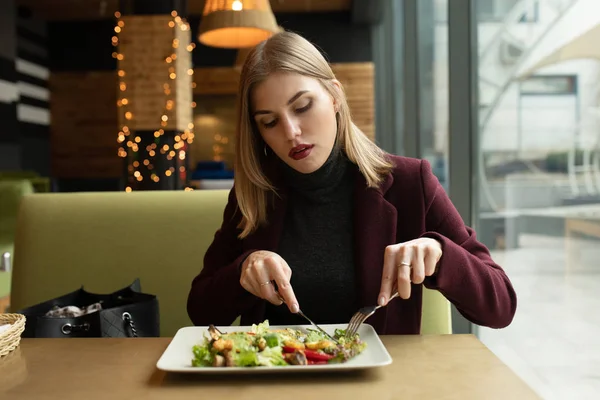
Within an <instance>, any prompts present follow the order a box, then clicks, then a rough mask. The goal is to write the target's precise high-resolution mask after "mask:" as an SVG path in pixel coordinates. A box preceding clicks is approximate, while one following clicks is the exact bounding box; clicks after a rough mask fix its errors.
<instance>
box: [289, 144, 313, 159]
mask: <svg viewBox="0 0 600 400" xmlns="http://www.w3.org/2000/svg"><path fill="white" fill-rule="evenodd" d="M313 147H315V146H314V145H313V144H299V145H298V146H296V147H294V148H293V149H291V150H290V152H289V154H288V155H289V156H290V157H291V158H293V159H294V160H302V159H303V158H306V157H308V155H309V154H310V152H311V150H312V148H313Z"/></svg>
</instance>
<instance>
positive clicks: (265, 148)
mask: <svg viewBox="0 0 600 400" xmlns="http://www.w3.org/2000/svg"><path fill="white" fill-rule="evenodd" d="M264 150H265V157H266V156H267V145H266V144H265V147H264Z"/></svg>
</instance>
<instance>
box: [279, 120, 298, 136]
mask: <svg viewBox="0 0 600 400" xmlns="http://www.w3.org/2000/svg"><path fill="white" fill-rule="evenodd" d="M282 123H283V131H284V133H285V137H286V139H288V140H293V139H295V138H296V137H297V136H299V135H300V133H301V130H300V125H299V124H298V121H296V120H295V119H294V118H289V117H286V118H283V121H282Z"/></svg>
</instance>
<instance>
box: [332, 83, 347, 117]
mask: <svg viewBox="0 0 600 400" xmlns="http://www.w3.org/2000/svg"><path fill="white" fill-rule="evenodd" d="M331 83H332V84H333V87H334V88H335V90H336V91H337V96H334V97H333V108H334V109H335V112H338V111H340V105H339V104H338V101H337V99H341V98H342V96H343V95H344V90H343V89H342V84H341V83H340V81H338V80H337V79H332V80H331Z"/></svg>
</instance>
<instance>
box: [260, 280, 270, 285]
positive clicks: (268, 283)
mask: <svg viewBox="0 0 600 400" xmlns="http://www.w3.org/2000/svg"><path fill="white" fill-rule="evenodd" d="M270 284H271V281H267V282H265V283H261V284H260V286H267V285H270Z"/></svg>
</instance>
